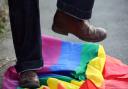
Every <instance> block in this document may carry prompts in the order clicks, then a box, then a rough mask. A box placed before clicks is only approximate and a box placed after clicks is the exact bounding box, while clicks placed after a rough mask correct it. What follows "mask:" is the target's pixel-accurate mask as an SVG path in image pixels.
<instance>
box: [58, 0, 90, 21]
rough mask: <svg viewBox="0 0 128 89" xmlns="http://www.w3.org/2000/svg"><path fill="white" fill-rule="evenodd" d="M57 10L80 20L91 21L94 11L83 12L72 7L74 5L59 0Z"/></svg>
mask: <svg viewBox="0 0 128 89" xmlns="http://www.w3.org/2000/svg"><path fill="white" fill-rule="evenodd" d="M57 8H58V9H59V10H62V11H63V12H65V13H67V14H68V15H71V16H73V17H75V18H78V19H80V20H87V19H90V18H91V14H92V9H91V10H88V11H83V10H80V9H79V8H76V7H74V6H72V5H68V4H67V3H65V2H63V1H62V0H58V2H57Z"/></svg>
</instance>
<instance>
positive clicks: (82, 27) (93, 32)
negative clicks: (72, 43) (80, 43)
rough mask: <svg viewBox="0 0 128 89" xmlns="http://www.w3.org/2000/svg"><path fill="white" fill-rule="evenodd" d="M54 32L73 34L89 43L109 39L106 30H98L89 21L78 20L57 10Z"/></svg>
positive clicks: (53, 26)
mask: <svg viewBox="0 0 128 89" xmlns="http://www.w3.org/2000/svg"><path fill="white" fill-rule="evenodd" d="M52 30H53V31H54V32H57V33H60V34H64V35H68V33H71V34H74V35H75V36H77V37H78V38H80V39H82V40H84V41H88V42H99V41H102V40H104V39H105V38H106V37H107V33H106V30H105V29H103V28H96V27H94V26H92V25H90V24H89V22H88V21H87V20H85V21H84V20H79V19H76V18H75V17H73V16H70V15H68V14H65V13H64V12H62V11H59V10H57V12H56V14H55V16H54V21H53V25H52Z"/></svg>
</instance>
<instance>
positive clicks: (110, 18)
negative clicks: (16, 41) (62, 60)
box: [0, 0, 128, 80]
mask: <svg viewBox="0 0 128 89" xmlns="http://www.w3.org/2000/svg"><path fill="white" fill-rule="evenodd" d="M127 5H128V0H96V2H95V5H94V9H93V14H92V19H91V23H93V24H95V25H96V26H102V27H104V28H106V29H107V31H108V37H107V39H106V40H104V41H103V42H101V44H103V45H104V48H105V51H106V53H107V54H108V55H111V56H113V57H116V58H119V59H120V60H122V61H123V62H124V63H126V64H128V7H127ZM55 11H56V0H40V14H41V27H42V33H43V34H47V35H51V36H56V37H59V38H62V39H63V40H68V41H74V42H81V40H79V39H78V38H76V37H75V36H73V35H69V36H63V35H60V34H56V33H54V32H52V30H51V25H52V20H53V16H54V13H55ZM7 57H8V58H9V59H11V58H13V57H15V54H14V49H13V44H12V38H11V33H10V32H8V33H7V36H6V37H5V38H4V39H2V40H0V64H1V63H2V61H3V60H5V59H7V60H6V61H8V58H7ZM6 61H5V63H7V62H6ZM9 64H10V63H9ZM0 66H1V65H0ZM6 68H7V66H4V67H0V80H1V78H2V74H3V71H4V70H5V69H6Z"/></svg>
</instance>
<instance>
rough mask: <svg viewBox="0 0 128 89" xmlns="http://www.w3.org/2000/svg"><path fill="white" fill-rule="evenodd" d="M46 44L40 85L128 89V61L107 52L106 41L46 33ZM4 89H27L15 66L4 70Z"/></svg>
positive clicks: (44, 88) (47, 87)
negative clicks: (84, 40)
mask: <svg viewBox="0 0 128 89" xmlns="http://www.w3.org/2000/svg"><path fill="white" fill-rule="evenodd" d="M42 45H43V46H42V47H43V48H42V55H43V59H44V66H43V67H41V68H40V70H38V71H37V72H38V76H39V79H40V84H41V87H40V88H38V89H128V65H125V64H123V63H122V62H121V61H119V60H118V59H116V58H113V57H110V56H108V55H106V54H105V51H104V48H103V46H102V45H100V44H95V43H75V42H67V41H62V40H60V39H56V38H53V37H48V36H43V37H42ZM2 89H23V88H20V87H19V85H18V74H17V73H16V70H15V68H14V67H13V66H11V67H10V68H8V70H7V71H6V72H5V74H4V77H3V84H2ZM24 89H27V88H24Z"/></svg>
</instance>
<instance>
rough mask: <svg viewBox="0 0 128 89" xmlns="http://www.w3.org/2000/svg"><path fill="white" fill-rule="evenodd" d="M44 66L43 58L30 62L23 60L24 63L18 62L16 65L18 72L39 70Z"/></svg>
mask: <svg viewBox="0 0 128 89" xmlns="http://www.w3.org/2000/svg"><path fill="white" fill-rule="evenodd" d="M42 66H43V61H42V59H41V60H36V61H30V62H26V61H25V62H22V63H17V64H16V65H15V68H16V71H17V72H18V73H21V72H24V71H28V70H39V69H40V68H41V67H42Z"/></svg>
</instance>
